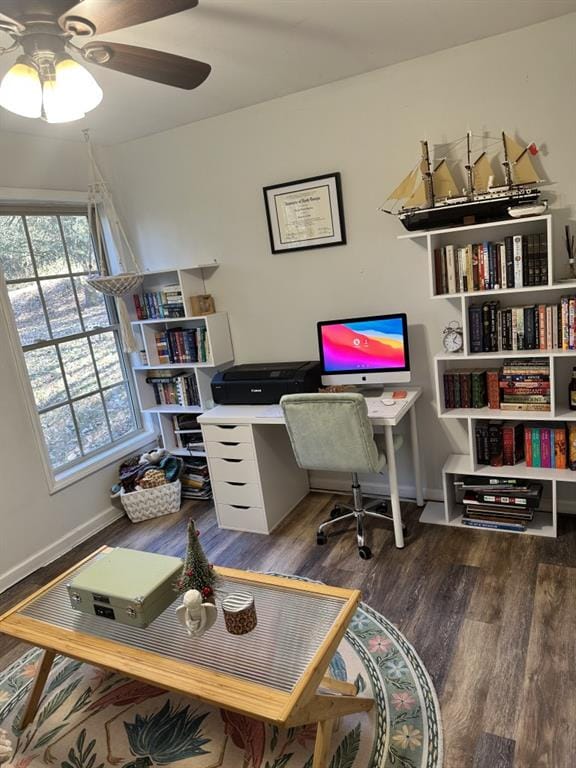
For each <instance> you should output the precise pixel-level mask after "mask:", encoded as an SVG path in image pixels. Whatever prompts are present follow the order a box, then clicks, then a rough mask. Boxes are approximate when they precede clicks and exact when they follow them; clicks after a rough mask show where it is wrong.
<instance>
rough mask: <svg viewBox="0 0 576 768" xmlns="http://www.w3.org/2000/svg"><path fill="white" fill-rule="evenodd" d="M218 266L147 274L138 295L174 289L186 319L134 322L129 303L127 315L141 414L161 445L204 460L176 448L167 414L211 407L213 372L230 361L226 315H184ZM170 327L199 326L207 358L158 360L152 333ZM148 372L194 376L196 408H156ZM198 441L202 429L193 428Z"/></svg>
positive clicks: (175, 406)
mask: <svg viewBox="0 0 576 768" xmlns="http://www.w3.org/2000/svg"><path fill="white" fill-rule="evenodd" d="M217 266H218V264H217V262H211V263H208V264H199V265H197V266H193V267H187V268H185V269H167V270H157V271H154V272H148V273H146V275H145V277H144V283H143V285H142V287H141V288H140V290H139V293H140V294H142V293H144V292H155V291H161V290H162V289H163V288H164V287H165V286H167V285H179V286H180V289H181V291H182V297H183V300H184V307H185V311H186V313H187V314H186V316H185V317H174V318H162V319H153V320H139V319H138V318H137V315H136V307H135V305H134V302H133V301H131V300H130V299H128V302H127V303H128V304H129V312H130V316H131V321H132V329H133V331H134V335H135V336H136V338H137V339H138V342H139V346H140V349H141V350H142V353H143V355H144V358H145V359H143V357H142V353H136V354H133V355H132V370H133V373H134V380H135V383H136V391H137V393H138V399H139V402H140V408H141V410H142V413H144V414H150V415H151V416H152V418H154V419H155V420H156V423H157V424H158V427H159V432H160V435H161V437H162V441H163V444H164V447H165V448H166V449H167V450H169V451H170V453H173V454H175V455H181V456H205V455H206V453H205V451H192V452H191V451H189V450H188V449H186V448H178V447H177V443H176V437H175V434H174V425H173V419H172V416H173V415H174V414H187V413H188V414H200V413H204V411H207V410H209V409H210V408H212V407H213V406H214V401H213V400H212V392H211V388H210V381H211V380H212V377H213V376H214V374H215V373H216V371H218V370H220V369H221V368H223V367H226V366H227V365H229V364H230V363H232V362H233V360H234V352H233V349H232V340H231V337H230V328H229V325H228V315H227V314H226V313H225V312H214V313H213V314H210V315H203V316H199V317H195V316H191V315H189V314H188V312H189V311H190V306H189V297H190V296H194V295H197V294H204V293H206V283H205V278H206V277H207V276H208V275H209V274H211V273H212V272H213V271H214V270H215V269H216V268H217ZM171 328H178V329H180V328H181V329H184V330H186V329H194V328H202V329H204V330H205V334H206V349H207V360H206V361H205V362H197V363H161V362H159V358H158V349H157V345H156V334H157V333H159V332H162V331H165V330H169V329H171ZM151 371H165V372H166V373H167V374H174V373H177V372H179V371H181V372H182V373H186V374H188V373H193V375H194V377H195V381H196V385H197V390H198V394H199V399H200V404H199V405H198V406H180V405H158V404H157V403H156V400H155V397H154V390H153V388H152V386H151V384H149V383H147V381H146V378H147V377H149V376H150V372H151ZM197 435H198V439H199V440H200V439H201V430H200V427H198V432H197Z"/></svg>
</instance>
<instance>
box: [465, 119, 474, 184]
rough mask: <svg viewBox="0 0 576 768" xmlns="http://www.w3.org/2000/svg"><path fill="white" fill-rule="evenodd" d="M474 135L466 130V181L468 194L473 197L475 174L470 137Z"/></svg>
mask: <svg viewBox="0 0 576 768" xmlns="http://www.w3.org/2000/svg"><path fill="white" fill-rule="evenodd" d="M471 137H472V132H471V131H467V132H466V165H465V168H466V181H467V186H468V196H469V197H472V195H473V194H474V175H473V173H472V147H471V142H470V138H471Z"/></svg>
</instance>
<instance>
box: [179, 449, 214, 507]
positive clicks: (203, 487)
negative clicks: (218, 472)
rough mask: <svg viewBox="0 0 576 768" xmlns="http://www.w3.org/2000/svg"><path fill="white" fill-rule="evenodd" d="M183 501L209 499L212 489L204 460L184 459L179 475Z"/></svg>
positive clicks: (189, 457) (186, 457) (190, 457)
mask: <svg viewBox="0 0 576 768" xmlns="http://www.w3.org/2000/svg"><path fill="white" fill-rule="evenodd" d="M180 482H181V483H182V498H183V499H210V498H211V497H212V488H211V486H210V475H209V473H208V464H207V462H206V459H202V458H194V457H192V456H185V457H184V469H183V470H182V474H181V475H180Z"/></svg>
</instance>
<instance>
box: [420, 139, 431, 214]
mask: <svg viewBox="0 0 576 768" xmlns="http://www.w3.org/2000/svg"><path fill="white" fill-rule="evenodd" d="M420 146H421V147H422V162H421V163H420V171H421V172H422V180H423V182H424V189H425V191H426V203H427V205H428V206H429V207H430V208H433V207H434V183H433V181H432V170H431V168H430V153H429V152H428V142H427V141H421V142H420Z"/></svg>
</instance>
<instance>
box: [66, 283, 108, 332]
mask: <svg viewBox="0 0 576 768" xmlns="http://www.w3.org/2000/svg"><path fill="white" fill-rule="evenodd" d="M74 284H75V286H76V293H77V294H78V301H79V303H80V311H81V312H82V319H83V320H84V327H85V328H86V330H87V331H92V330H94V328H106V326H108V325H110V318H109V317H108V309H107V307H106V300H105V299H104V295H103V294H102V293H99V292H98V291H96V290H94V288H91V287H90V286H89V285H88V283H87V282H86V278H85V277H75V278H74Z"/></svg>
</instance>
